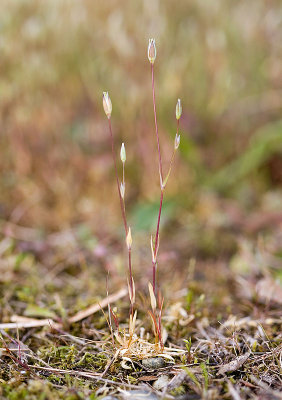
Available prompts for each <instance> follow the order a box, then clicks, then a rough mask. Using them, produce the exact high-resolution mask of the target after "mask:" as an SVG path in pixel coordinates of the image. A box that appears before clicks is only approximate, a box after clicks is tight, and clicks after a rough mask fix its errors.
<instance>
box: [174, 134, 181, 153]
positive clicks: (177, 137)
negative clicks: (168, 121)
mask: <svg viewBox="0 0 282 400" xmlns="http://www.w3.org/2000/svg"><path fill="white" fill-rule="evenodd" d="M179 145H180V134H179V135H177V134H176V135H175V139H174V148H175V150H177V149H178V147H179Z"/></svg>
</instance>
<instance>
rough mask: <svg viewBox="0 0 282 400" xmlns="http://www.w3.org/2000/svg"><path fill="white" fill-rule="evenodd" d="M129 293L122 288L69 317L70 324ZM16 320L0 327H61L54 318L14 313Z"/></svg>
mask: <svg viewBox="0 0 282 400" xmlns="http://www.w3.org/2000/svg"><path fill="white" fill-rule="evenodd" d="M126 295H127V289H126V288H122V289H121V290H119V291H118V292H116V293H114V294H112V295H110V296H108V297H106V298H105V299H103V300H102V301H101V302H99V303H96V304H93V305H92V306H90V307H88V308H86V309H85V310H81V311H79V312H78V313H76V314H75V315H73V316H72V317H70V318H69V319H68V322H69V323H70V324H73V323H75V322H78V321H81V320H82V319H84V318H87V317H89V316H90V315H92V314H95V313H96V312H98V311H99V310H100V309H101V308H105V307H107V306H108V304H110V303H114V302H115V301H117V300H119V299H121V298H123V297H125V296H126ZM12 319H13V321H14V322H8V323H4V324H0V329H20V328H36V327H40V326H48V325H49V326H51V327H53V328H55V329H59V328H61V326H62V325H61V324H60V323H57V322H55V321H53V320H52V319H31V318H26V317H21V316H18V315H14V316H13V317H12Z"/></svg>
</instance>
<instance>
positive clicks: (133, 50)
mask: <svg viewBox="0 0 282 400" xmlns="http://www.w3.org/2000/svg"><path fill="white" fill-rule="evenodd" d="M1 8H2V12H1V16H0V54H1V63H0V93H1V96H0V118H1V120H0V123H1V136H0V146H1V150H2V151H1V160H0V163H1V172H2V173H1V176H0V184H1V192H0V196H1V197H0V200H1V214H2V216H4V218H6V217H8V216H9V217H10V218H12V219H14V220H17V221H18V222H20V223H22V224H32V225H33V226H38V227H44V229H59V228H60V227H62V226H65V225H67V226H68V224H69V223H71V224H72V223H76V222H78V221H81V220H88V221H90V223H91V224H94V223H95V224H98V225H99V226H100V225H101V224H100V222H99V221H97V218H98V220H100V221H103V222H104V223H103V225H104V226H105V229H107V228H106V227H107V226H110V225H111V224H112V223H116V222H118V219H117V218H118V217H119V215H117V216H115V214H116V213H115V210H116V207H117V199H116V196H112V191H113V190H114V187H113V185H112V182H113V174H112V162H111V158H110V153H109V146H108V133H107V126H106V120H105V116H104V115H103V110H102V106H101V94H102V91H103V90H108V91H109V92H110V96H111V98H112V102H113V124H114V131H115V136H116V143H117V148H118V147H119V144H120V143H121V141H124V142H125V143H126V147H127V154H128V159H129V163H128V165H127V172H126V173H127V180H128V181H129V184H128V185H127V188H128V196H129V200H128V201H129V207H130V209H132V206H134V208H133V210H135V211H136V213H137V214H136V216H135V218H137V219H138V218H140V213H142V212H144V213H145V214H146V213H147V212H148V213H149V214H146V215H145V219H146V218H147V219H148V218H150V216H151V214H150V213H151V211H150V210H151V206H150V204H154V202H156V201H157V197H158V177H157V174H156V167H157V160H155V161H154V162H152V156H151V154H152V151H153V152H155V151H156V148H155V142H154V132H153V114H152V104H151V103H152V101H151V89H150V71H149V64H148V61H147V56H146V47H147V40H148V37H156V42H157V47H158V55H157V62H156V90H157V107H158V114H159V123H160V127H161V145H162V150H163V152H164V159H165V160H166V161H168V159H169V156H170V149H171V146H172V139H173V137H174V135H175V122H174V108H175V103H176V100H177V98H178V97H181V99H182V101H183V109H184V113H183V119H182V122H181V160H178V162H177V164H176V167H175V168H174V171H173V179H172V180H171V181H170V185H169V186H168V193H169V197H170V199H171V200H172V201H175V199H178V200H177V201H176V203H175V204H176V206H177V204H178V205H179V204H181V208H182V209H183V208H184V210H185V209H186V210H189V209H190V210H191V209H193V208H194V207H195V206H197V202H198V197H199V192H200V193H201V192H202V193H207V191H208V192H218V193H221V195H222V194H224V195H226V196H227V197H234V198H235V199H236V200H238V201H239V202H240V205H241V206H243V207H244V206H247V207H249V206H250V205H252V206H254V205H260V202H261V199H262V198H263V196H264V195H265V193H266V191H273V190H274V191H275V192H277V196H278V197H279V198H281V191H280V190H279V189H280V188H281V183H282V173H281V165H282V157H281V144H280V143H281V140H280V139H281V137H280V136H281V135H282V133H281V111H282V100H281V99H282V96H281V93H282V92H281V91H282V78H281V69H282V61H281V60H282V46H281V32H282V4H281V2H280V1H278V0H277V1H275V0H274V1H271V2H268V1H263V0H250V1H248V2H245V1H228V2H227V1H224V0H197V1H194V0H193V1H186V0H185V1H182V0H180V1H177V2H173V3H171V2H169V1H166V0H165V1H154V2H151V1H147V0H146V1H134V2H129V1H124V2H122V3H121V2H119V1H114V0H109V1H106V2H98V1H94V2H93V1H90V0H89V1H88V0H85V1H81V2H76V1H71V0H70V1H65V0H56V1H55V0H47V1H39V2H35V1H32V2H30V1H26V0H17V1H14V2H10V1H9V0H3V1H2V3H1ZM108 196H109V197H108ZM105 198H111V200H112V202H111V203H112V204H108V203H107V206H106V207H102V206H101V204H103V199H105ZM173 199H174V200H173ZM254 199H255V200H254ZM139 203H140V204H141V206H140V207H141V208H138V207H136V204H139ZM144 203H145V204H146V203H148V204H149V206H147V207H145V208H144V207H143V206H142V204H144ZM15 209H16V210H15ZM175 210H176V209H175ZM135 211H134V212H135ZM175 212H176V211H175ZM175 212H174V214H173V215H176V214H175Z"/></svg>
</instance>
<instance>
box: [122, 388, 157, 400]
mask: <svg viewBox="0 0 282 400" xmlns="http://www.w3.org/2000/svg"><path fill="white" fill-rule="evenodd" d="M123 398H124V399H125V400H127V399H131V400H158V396H156V395H155V394H154V393H152V392H148V391H146V390H129V391H126V392H124V394H123Z"/></svg>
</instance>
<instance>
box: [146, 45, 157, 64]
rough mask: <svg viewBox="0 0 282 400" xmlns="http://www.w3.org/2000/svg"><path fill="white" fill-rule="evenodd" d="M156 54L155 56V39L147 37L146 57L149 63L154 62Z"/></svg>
mask: <svg viewBox="0 0 282 400" xmlns="http://www.w3.org/2000/svg"><path fill="white" fill-rule="evenodd" d="M156 56H157V48H156V41H155V39H149V45H148V59H149V61H150V63H151V64H154V62H155V59H156Z"/></svg>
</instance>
